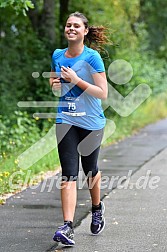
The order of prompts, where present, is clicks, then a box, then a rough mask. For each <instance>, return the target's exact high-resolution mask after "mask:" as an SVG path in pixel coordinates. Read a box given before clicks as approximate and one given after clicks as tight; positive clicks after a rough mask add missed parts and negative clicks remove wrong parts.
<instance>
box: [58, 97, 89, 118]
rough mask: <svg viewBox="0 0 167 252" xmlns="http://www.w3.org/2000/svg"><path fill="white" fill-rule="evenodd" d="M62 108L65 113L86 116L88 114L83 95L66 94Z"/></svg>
mask: <svg viewBox="0 0 167 252" xmlns="http://www.w3.org/2000/svg"><path fill="white" fill-rule="evenodd" d="M61 102H62V103H61V105H60V106H61V110H62V113H63V114H66V115H70V116H84V115H86V111H85V102H84V99H83V97H80V96H78V97H71V96H64V97H62V99H61Z"/></svg>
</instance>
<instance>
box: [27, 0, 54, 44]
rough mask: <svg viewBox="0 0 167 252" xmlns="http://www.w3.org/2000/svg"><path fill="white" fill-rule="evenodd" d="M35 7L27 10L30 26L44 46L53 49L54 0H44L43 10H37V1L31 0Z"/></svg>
mask: <svg viewBox="0 0 167 252" xmlns="http://www.w3.org/2000/svg"><path fill="white" fill-rule="evenodd" d="M32 2H33V4H34V6H35V8H34V9H31V10H29V11H28V12H27V15H28V17H29V19H30V21H31V23H32V27H33V29H34V31H35V32H37V34H38V37H39V39H40V40H43V41H45V42H46V43H45V44H46V47H48V48H51V49H53V47H54V45H55V39H56V38H55V29H56V27H55V23H56V22H55V18H56V17H55V0H44V2H43V10H42V12H39V9H38V6H37V1H36V0H32Z"/></svg>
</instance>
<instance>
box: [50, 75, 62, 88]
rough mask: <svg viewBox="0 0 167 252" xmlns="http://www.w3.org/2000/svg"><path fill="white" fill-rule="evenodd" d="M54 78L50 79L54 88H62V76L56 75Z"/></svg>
mask: <svg viewBox="0 0 167 252" xmlns="http://www.w3.org/2000/svg"><path fill="white" fill-rule="evenodd" d="M51 79H52V80H50V85H51V87H52V90H54V91H56V90H60V89H61V82H60V78H58V77H56V78H51Z"/></svg>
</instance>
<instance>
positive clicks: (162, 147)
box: [0, 119, 167, 252]
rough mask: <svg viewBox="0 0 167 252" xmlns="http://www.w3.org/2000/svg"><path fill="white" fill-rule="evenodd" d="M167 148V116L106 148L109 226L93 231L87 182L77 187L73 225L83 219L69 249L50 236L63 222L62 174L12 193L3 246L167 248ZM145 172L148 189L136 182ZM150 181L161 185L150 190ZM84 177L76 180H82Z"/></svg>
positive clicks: (0, 221)
mask: <svg viewBox="0 0 167 252" xmlns="http://www.w3.org/2000/svg"><path fill="white" fill-rule="evenodd" d="M166 148H167V119H164V120H161V121H160V122H157V123H155V124H152V125H149V126H147V127H145V128H144V129H142V130H141V131H140V132H139V133H138V134H136V135H134V136H132V137H129V138H127V139H125V140H124V141H121V142H119V143H118V144H114V145H111V146H109V147H107V148H105V149H102V151H101V155H100V161H99V166H100V167H101V170H102V179H103V180H102V181H103V183H102V186H103V189H102V198H103V199H104V202H105V204H106V221H107V224H106V228H105V230H104V232H103V233H102V234H101V235H100V236H98V237H94V236H91V235H90V234H89V224H90V214H88V213H89V211H90V207H91V205H90V197H89V193H88V190H87V187H86V186H84V188H82V189H78V203H77V209H76V215H75V225H76V226H78V225H79V224H81V225H79V226H78V227H76V229H75V240H76V241H77V242H76V246H75V247H74V248H71V249H69V248H68V249H66V248H62V247H61V246H60V245H59V246H58V247H57V244H56V243H54V242H53V241H52V235H53V233H54V231H55V229H56V228H57V227H58V226H59V225H61V224H62V214H61V202H60V196H59V190H58V189H57V185H58V180H59V176H57V178H54V179H53V178H51V179H48V180H47V181H46V182H47V183H46V184H45V183H42V184H40V185H39V186H38V187H37V188H36V189H31V188H28V189H27V190H25V191H23V192H22V193H19V194H17V195H15V196H14V197H11V198H10V199H8V200H7V203H6V204H5V205H4V206H1V207H0V226H1V231H0V252H1V251H3V252H8V251H12V252H15V251H17V252H23V251H31V252H49V251H56V250H57V251H77V252H79V251H82V252H84V251H85V252H88V251H89V252H91V251H92V252H93V251H94V252H95V251H117V252H119V251H120V252H122V251H127V252H129V251H132V252H140V251H141V252H145V251H158V252H161V251H162V252H165V251H167V248H165V246H166V243H165V242H166V238H167V237H166V231H165V230H166V229H167V226H166V225H167V224H166V223H167V220H166V219H167V217H166V214H167V210H166V209H167V199H166V191H167V190H166V189H167V183H166V178H165V176H166V175H167V159H166V157H167V150H166ZM149 170H150V172H149ZM141 176H146V178H147V179H145V180H144V177H143V181H146V182H147V183H146V182H145V184H146V189H142V188H136V187H137V186H139V187H141V186H142V185H143V186H144V185H145V184H144V182H143V181H142V180H141V181H140V179H141ZM156 176H158V177H160V181H158V178H157V177H156ZM125 179H126V180H125ZM156 179H157V181H156ZM123 180H124V181H125V182H124V183H125V184H121V185H122V186H123V185H124V187H125V188H122V189H120V187H121V185H120V182H123ZM147 180H148V181H147ZM154 180H155V181H154ZM128 181H129V184H128ZM150 181H152V182H154V183H153V185H154V186H155V185H158V187H157V188H155V189H152V190H151V189H150V184H149V182H150ZM52 182H53V183H52ZM81 182H82V181H81V180H79V181H78V186H80V185H82V184H81ZM142 182H143V184H142ZM150 183H151V182H150ZM116 186H118V187H119V189H118V188H116ZM131 187H133V189H131ZM126 188H127V189H126ZM41 191H42V192H41ZM86 216H87V217H86ZM84 217H86V218H85V219H84V220H83V221H82V222H81V220H82V219H83V218H84Z"/></svg>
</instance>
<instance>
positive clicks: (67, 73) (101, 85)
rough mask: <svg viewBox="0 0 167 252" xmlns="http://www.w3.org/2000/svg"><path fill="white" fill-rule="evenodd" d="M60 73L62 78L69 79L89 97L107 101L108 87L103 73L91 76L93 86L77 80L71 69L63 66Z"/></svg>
mask: <svg viewBox="0 0 167 252" xmlns="http://www.w3.org/2000/svg"><path fill="white" fill-rule="evenodd" d="M61 73H62V74H61V77H62V78H64V79H68V80H69V79H70V80H71V82H72V83H74V84H75V85H77V86H78V87H79V88H81V89H82V90H84V91H85V92H87V93H88V94H89V95H92V96H95V97H97V98H99V99H107V95H108V86H107V78H106V74H105V72H101V73H94V74H92V77H93V80H94V83H95V85H92V84H91V83H88V82H87V81H84V80H82V79H81V78H79V77H78V76H77V74H76V73H75V72H74V71H73V70H72V69H71V68H68V67H67V68H66V67H64V66H63V67H62V68H61Z"/></svg>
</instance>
